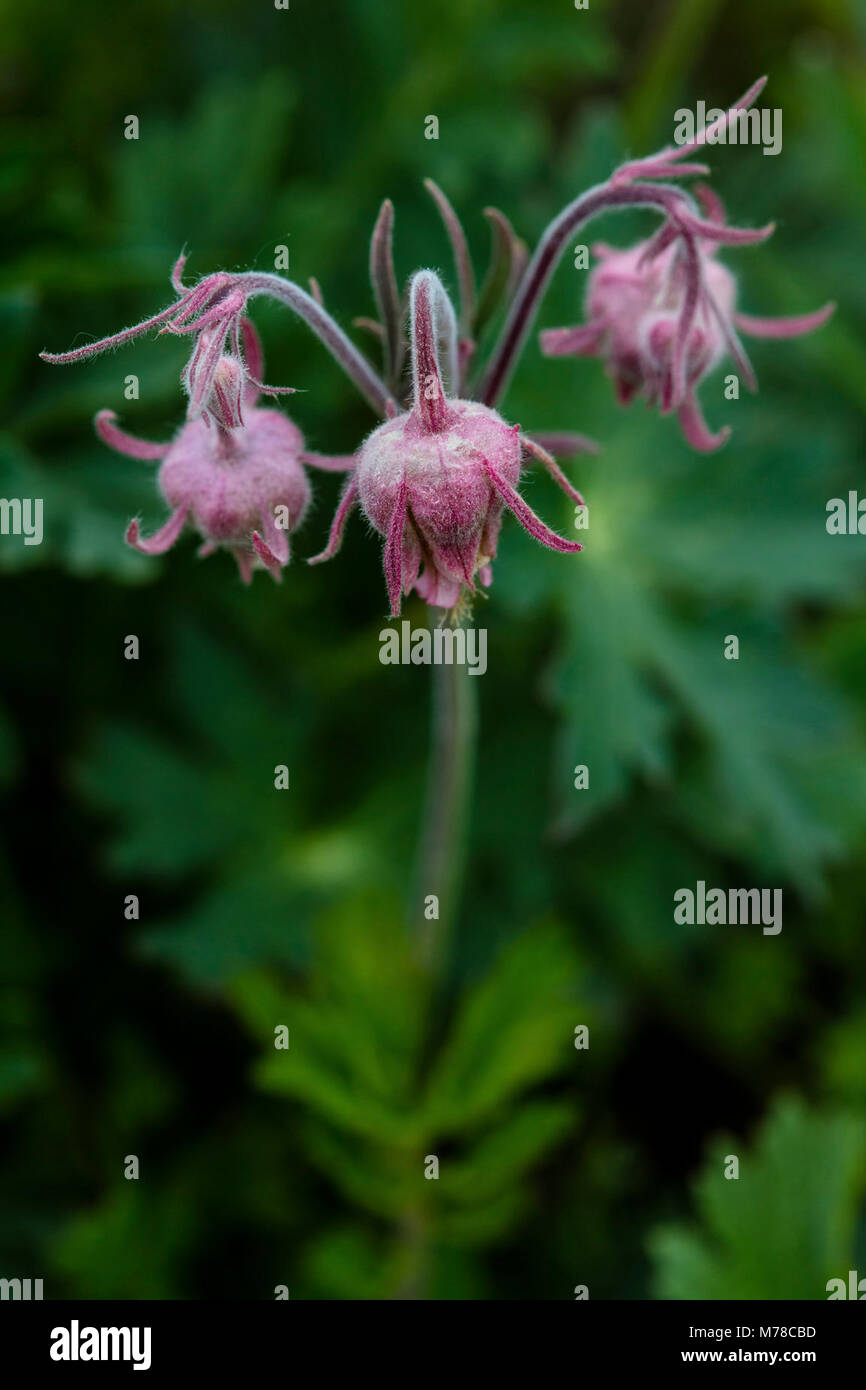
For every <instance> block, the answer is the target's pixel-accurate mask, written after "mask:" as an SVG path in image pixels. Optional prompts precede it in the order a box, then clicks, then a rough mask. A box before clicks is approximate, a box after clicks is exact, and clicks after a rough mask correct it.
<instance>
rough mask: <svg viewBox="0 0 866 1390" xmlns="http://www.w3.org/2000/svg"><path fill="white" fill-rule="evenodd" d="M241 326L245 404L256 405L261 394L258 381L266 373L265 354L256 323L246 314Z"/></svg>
mask: <svg viewBox="0 0 866 1390" xmlns="http://www.w3.org/2000/svg"><path fill="white" fill-rule="evenodd" d="M240 327H241V339H242V342H243V362H244V369H245V371H246V374H247V388H246V390H245V391H244V404H245V405H250V406H252V405H255V403H256V400H257V399H258V394H259V388H258V386H257V385H256V382H257V381H261V379H262V377H263V376H264V373H265V354H264V352H263V351H262V340H261V338H260V337H259V335H258V333H257V332H256V327H255V324H254V323H253V321H252V319H248V318H247V316H246V314H244V315H243V317H242V318H241V322H240Z"/></svg>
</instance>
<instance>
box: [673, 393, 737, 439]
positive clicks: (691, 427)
mask: <svg viewBox="0 0 866 1390" xmlns="http://www.w3.org/2000/svg"><path fill="white" fill-rule="evenodd" d="M677 413H678V416H679V421H680V425H681V426H682V431H683V434H684V435H685V437H686V439H687V441H688V443H689V444H691V446H692V448H693V449H697V450H699V452H700V453H702V454H710V453H712V452H713V450H714V449H720V448H721V447H722V445H723V444H726V443H727V442H728V439H729V438H730V434H731V431H730V429H729V428H728V426H727V425H725V427H724V429H721V430H719V432H718V434H712V433H711V432H710V430H709V429H708V427H707V422H706V420H705V419H704V417H703V413H702V411H701V407H700V406H699V404H698V401H697V397H696V396H695V394H694V392H692V393H691V395H689V396H687V397H686V399H685V400H684V401H683V403H682V405H681V406H680V408H679V411H678V412H677Z"/></svg>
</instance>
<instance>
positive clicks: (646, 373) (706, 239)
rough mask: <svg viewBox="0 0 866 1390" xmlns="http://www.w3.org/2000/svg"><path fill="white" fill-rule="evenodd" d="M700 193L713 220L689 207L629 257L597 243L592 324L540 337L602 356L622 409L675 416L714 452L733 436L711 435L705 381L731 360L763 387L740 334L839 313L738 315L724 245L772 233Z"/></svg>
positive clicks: (554, 347)
mask: <svg viewBox="0 0 866 1390" xmlns="http://www.w3.org/2000/svg"><path fill="white" fill-rule="evenodd" d="M699 192H700V196H701V199H702V202H703V203H704V207H705V209H706V211H707V214H708V220H707V221H703V220H700V219H698V218H697V217H690V216H689V215H688V213H687V212H686V211H684V210H682V209H680V210H678V211H677V212H676V213H675V214H674V215H672V217H671V219H670V220H669V221H668V222H667V223H665V225H664V226H663V227H662V228H661V229H660V231H659V232H657V233H656V235H655V236H653V237H652V238H650V240H648V241H645V242H640V243H638V244H637V245H636V246H631V247H629V248H628V249H626V250H623V251H617V250H614V249H613V248H612V247H609V246H604V245H598V246H596V247H595V248H594V251H595V255H596V257H597V258H598V264H597V265H596V266H595V267H594V269H593V270H592V272H591V274H590V277H589V281H588V284H587V291H586V317H587V321H586V323H585V324H583V325H581V326H580V327H577V328H554V329H549V330H548V331H547V332H544V333H542V334H541V347H542V351H543V352H544V353H545V354H546V355H547V356H549V357H561V356H572V355H573V356H586V357H600V358H602V359H603V361H604V362H605V365H606V368H607V373H608V375H609V376H610V378H611V380H612V381H613V383H614V387H615V390H616V393H617V397H618V399H619V401H620V402H621V403H622V404H623V405H627V404H629V402H630V401H631V400H632V399H633V398H634V397H636V396H640V397H641V398H643V399H644V400H646V401H647V403H648V404H650V405H656V406H658V407H659V409H660V411H661V413H662V414H668V413H669V412H670V411H673V410H676V411H677V413H678V415H679V419H680V424H681V426H682V429H683V433H684V434H685V436H686V439H687V440H688V442H689V443H690V444H691V445H692V446H693V447H694V448H696V449H700V450H701V451H704V452H707V451H709V450H712V449H717V448H719V447H720V446H721V445H722V444H724V443H725V442H726V440H727V439H728V436H729V435H730V430H729V429H728V428H727V427H725V428H724V429H722V430H720V431H719V432H718V434H713V433H712V432H711V431H710V430H709V429H708V427H707V425H706V423H705V421H704V418H703V415H702V413H701V409H700V406H699V404H698V401H697V397H696V395H695V391H696V388H697V387H698V385H699V384H700V382H701V381H702V380H703V379H704V377H706V376H707V375H708V374H709V373H710V372H711V371H712V370H713V368H714V367H716V366H717V365H718V364H719V362H720V361H721V360H722V358H723V357H724V356H725V354H726V353H729V354H730V355H731V356H732V358H733V359H734V362H735V364H736V366H737V367H738V369H739V371H740V373H741V375H742V377H743V380H744V382H745V384H746V386H747V387H748V388H749V389H750V390H755V389H756V387H757V382H756V379H755V374H754V371H753V369H752V365H751V363H750V361H749V358H748V356H747V354H746V351H745V349H744V347H743V345H742V343H741V341H740V338H739V335H738V332H737V329H739V330H740V331H741V332H744V333H747V334H751V335H753V336H755V337H772V338H783V337H794V336H796V335H798V334H801V333H809V332H811V331H812V330H813V329H815V328H818V327H820V325H821V324H822V323H824V322H826V320H827V319H828V318H829V317H830V315H831V314H832V312H833V307H834V306H833V305H832V304H828V305H825V306H824V308H823V309H819V310H818V311H817V312H816V313H813V314H804V315H802V316H800V317H798V318H791V319H753V318H747V317H746V316H745V315H743V314H739V313H737V311H736V308H735V305H736V298H737V284H736V280H735V279H734V276H733V275H732V274H731V272H730V271H729V270H728V269H727V268H726V267H725V266H724V265H722V263H721V262H720V261H719V260H718V259H717V251H718V246H719V244H724V243H728V244H735V245H736V244H746V243H748V242H754V241H758V240H763V239H764V237H765V236H768V235H769V234H770V233H771V232H772V227H770V228H764V229H762V230H761V231H758V232H749V231H743V230H740V229H737V228H731V227H727V226H726V225H725V220H724V211H723V209H722V206H721V203H720V202H719V200H718V198H717V197H716V195H715V194H713V193H711V192H710V190H709V189H701V190H699Z"/></svg>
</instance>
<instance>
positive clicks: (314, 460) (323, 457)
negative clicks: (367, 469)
mask: <svg viewBox="0 0 866 1390" xmlns="http://www.w3.org/2000/svg"><path fill="white" fill-rule="evenodd" d="M298 458H299V459H300V461H301V463H305V464H306V465H307V467H308V468H321V469H323V470H324V472H326V473H350V472H351V470H352V469H353V468H354V467H355V461H356V459H357V454H314V453H309V452H305V453H303V454H298Z"/></svg>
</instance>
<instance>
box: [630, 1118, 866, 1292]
mask: <svg viewBox="0 0 866 1390" xmlns="http://www.w3.org/2000/svg"><path fill="white" fill-rule="evenodd" d="M735 1148H736V1145H735V1144H734V1143H733V1141H729V1142H728V1143H727V1144H719V1143H717V1144H716V1147H715V1152H714V1153H713V1155H712V1156H711V1157H710V1158H709V1159H708V1160H707V1164H706V1166H705V1168H704V1171H703V1173H702V1175H701V1178H700V1182H699V1184H698V1187H697V1194H696V1195H697V1203H698V1206H699V1208H700V1211H701V1213H702V1215H703V1218H704V1223H705V1224H704V1229H703V1230H702V1231H700V1232H698V1231H690V1230H686V1229H682V1228H678V1227H671V1228H669V1229H663V1230H660V1231H658V1232H657V1233H656V1234H655V1236H654V1240H653V1243H654V1245H655V1248H656V1252H657V1257H658V1265H659V1291H660V1295H661V1297H662V1298H700V1299H708V1298H709V1299H716V1298H722V1299H730V1298H753V1299H755V1298H766V1299H781V1298H794V1299H814V1298H821V1297H823V1296H825V1294H826V1286H827V1282H828V1280H830V1279H840V1278H841V1279H844V1280H845V1281H846V1283H847V1276H848V1270H849V1268H851V1266H852V1262H853V1260H854V1254H855V1248H854V1247H855V1226H856V1217H857V1207H858V1204H859V1203H860V1202H862V1200H863V1197H864V1190H866V1177H864V1174H866V1124H864V1122H863V1120H862V1118H858V1119H856V1120H855V1119H853V1118H851V1117H850V1116H846V1115H841V1114H838V1115H822V1114H819V1113H813V1114H810V1113H809V1112H808V1111H807V1110H806V1109H805V1107H804V1106H803V1105H802V1104H800V1103H799V1102H797V1101H793V1100H788V1101H785V1102H782V1103H780V1104H778V1105H777V1106H775V1107H774V1108H773V1110H772V1111H771V1113H770V1116H769V1117H768V1119H767V1122H766V1125H765V1127H764V1129H763V1131H762V1133H761V1135H760V1138H759V1139H758V1142H757V1144H756V1146H755V1151H754V1152H753V1153H752V1154H750V1155H747V1156H744V1157H743V1159H742V1162H741V1163H740V1166H739V1171H738V1174H737V1176H736V1177H731V1176H727V1175H726V1171H725V1170H726V1168H730V1167H731V1164H730V1160H731V1158H733V1157H737V1155H736V1154H734V1153H733V1152H732V1150H734V1149H735ZM726 1149H727V1150H729V1152H726Z"/></svg>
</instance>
